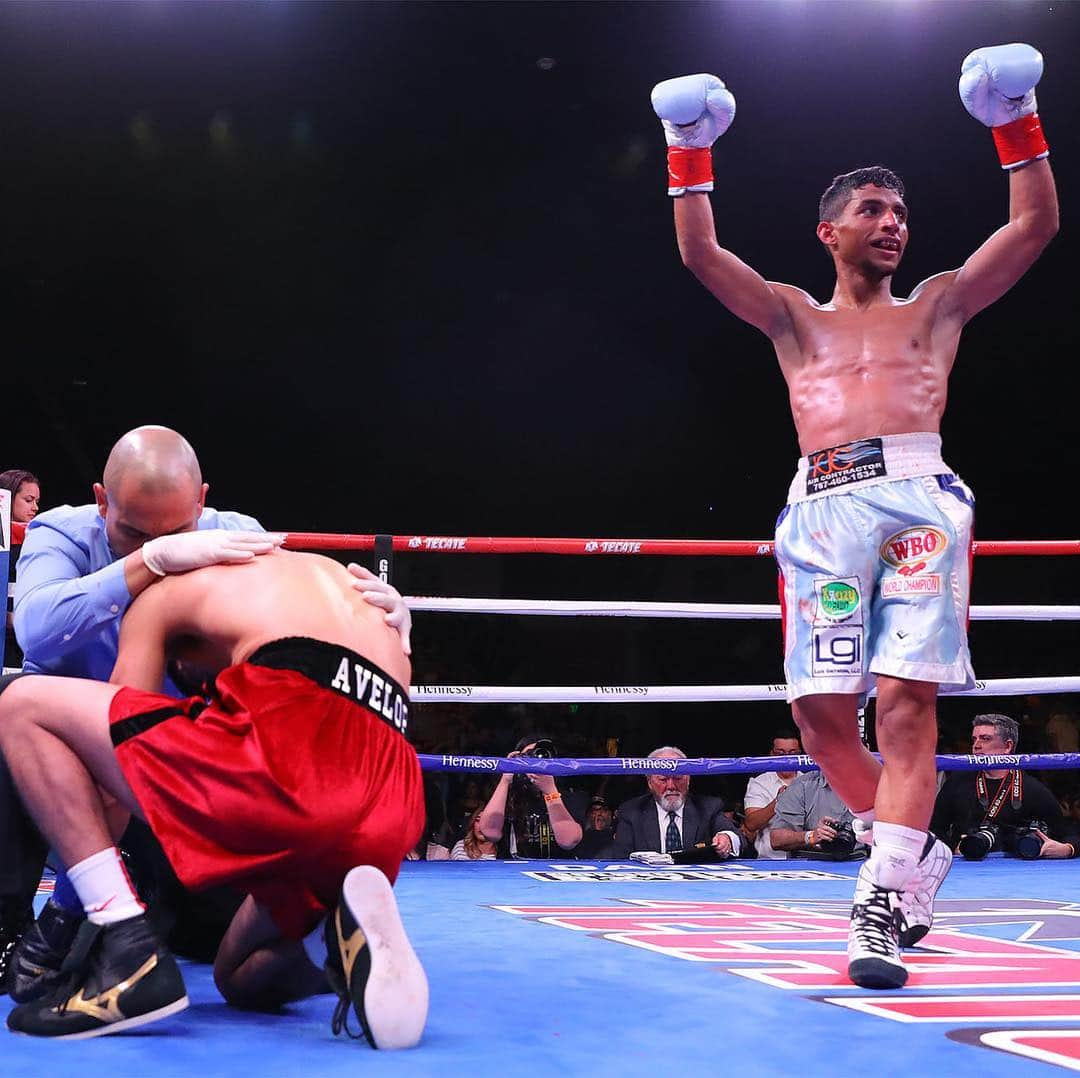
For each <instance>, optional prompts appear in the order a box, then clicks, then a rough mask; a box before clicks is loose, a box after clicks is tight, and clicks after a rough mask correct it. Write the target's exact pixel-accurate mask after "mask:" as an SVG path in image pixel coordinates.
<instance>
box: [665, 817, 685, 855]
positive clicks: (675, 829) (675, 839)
mask: <svg viewBox="0 0 1080 1078" xmlns="http://www.w3.org/2000/svg"><path fill="white" fill-rule="evenodd" d="M664 845H665V846H666V847H667V851H666V852H667V853H674V852H675V851H676V850H681V849H682V836H681V835H680V834H679V825H678V824H677V823H676V822H675V812H674V810H672V811H671V812H669V813H668V814H667V834H666V835H665V837H664Z"/></svg>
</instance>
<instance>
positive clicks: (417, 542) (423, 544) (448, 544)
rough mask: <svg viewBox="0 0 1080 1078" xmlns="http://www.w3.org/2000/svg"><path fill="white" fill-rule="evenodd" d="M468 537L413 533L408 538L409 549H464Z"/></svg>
mask: <svg viewBox="0 0 1080 1078" xmlns="http://www.w3.org/2000/svg"><path fill="white" fill-rule="evenodd" d="M468 542H469V541H468V539H455V538H452V537H449V536H445V535H414V536H413V537H412V538H411V539H410V540H409V549H410V550H464V549H465V547H466V545H467V544H468Z"/></svg>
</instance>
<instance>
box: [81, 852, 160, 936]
mask: <svg viewBox="0 0 1080 1078" xmlns="http://www.w3.org/2000/svg"><path fill="white" fill-rule="evenodd" d="M68 879H70V880H71V885H72V886H73V887H74V888H75V893H76V894H77V895H78V896H79V901H80V902H81V903H82V904H83V909H84V910H85V911H86V917H87V920H89V921H91V922H92V923H93V924H96V925H111V924H113V923H115V922H116V921H126V920H128V919H129V918H131V917H138V916H139V914H140V913H142V912H143V911H144V910H145V909H146V907H145V906H144V905H143V904H142V903H141V902H140V901H139V899H138V896H137V895H136V894H135V889H134V888H133V887H132V886H131V880H130V879H128V874H127V870H126V869H125V868H124V862H123V861H122V860H121V859H120V851H119V850H118V849H117V848H116V847H115V846H110V847H108V849H105V850H101V851H100V852H99V853H95V854H91V856H89V857H87V858H86V859H85V860H83V861H80V862H79V863H78V864H77V865H72V866H71V867H70V868H69V869H68Z"/></svg>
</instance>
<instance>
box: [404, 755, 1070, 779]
mask: <svg viewBox="0 0 1080 1078" xmlns="http://www.w3.org/2000/svg"><path fill="white" fill-rule="evenodd" d="M874 755H875V756H877V758H878V759H879V760H880V759H881V755H880V753H875V754H874ZM419 756H420V766H421V767H422V768H423V769H424V770H425V771H451V772H480V773H481V774H483V773H487V774H489V775H491V774H496V773H507V772H508V773H510V774H514V775H524V774H533V775H655V774H662V773H671V774H675V775H756V774H760V773H761V772H763V771H817V770H818V766H817V764H816V763H814V760H813V758H812V757H810V756H732V757H701V758H698V759H694V760H682V759H679V758H677V757H671V756H664V757H660V758H658V759H655V760H647V759H644V758H642V757H640V756H614V757H609V756H601V757H595V758H592V759H588V758H586V759H573V758H569V757H567V758H563V759H558V760H544V759H537V758H536V757H533V756H515V757H513V758H512V759H510V758H508V757H504V756H455V755H451V754H450V753H446V754H444V755H441V756H435V755H430V754H428V753H420V754H419ZM934 760H935V765H936V767H937V769H938V770H939V771H984V770H986V769H987V768H991V769H995V770H996V769H998V768H1006V767H1007V768H1017V769H1019V770H1025V769H1035V768H1037V769H1039V770H1064V769H1067V768H1073V767H1080V753H1076V752H1057V753H1020V754H1019V755H1016V756H935V757H934Z"/></svg>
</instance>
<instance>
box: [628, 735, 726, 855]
mask: <svg viewBox="0 0 1080 1078" xmlns="http://www.w3.org/2000/svg"><path fill="white" fill-rule="evenodd" d="M647 758H648V759H650V760H658V761H659V760H664V761H673V760H685V759H686V753H685V752H683V751H682V749H678V748H675V746H673V745H665V746H664V747H663V748H659V749H653V751H652V752H650V753H649V755H648V757H647ZM646 785H647V786H648V787H649V792H648V793H647V794H642V796H641V797H632V798H630V800H629V801H624V802H623V803H622V804H621V805H620V806H619V813H618V816H619V822H618V825H617V826H616V828H615V841H614V843H613V844H612V855H613V856H615V857H629V855H630V854H631V853H635V852H638V851H652V852H653V853H676V852H678V851H682V850H691V849H693V848H695V847H697V846H699V845H703V846H705V847H711V848H712V850H713V851H714V852H715V854H716V856H717V857H720V858H728V857H738V856H739V855H740V853H741V852H742V844H743V842H745V839H744V838H743V837H742V835H741V834H740V833H739V829H738V826H737V825H736V824H734V823H733V821H732V820H731V819H729V818H728V817H727V816H726V815H725V814H724V802H723V801H721V800H720V798H718V797H697V796H691V795H690V792H689V791H690V776H689V775H679V774H676V773H675V771H674V770H673V769H672V764H670V763H669V764H668V766H667V767H666V768H663V769H660V767H659V766H658V769H657V771H656V772H655V773H653V774H651V775H648V776H647V777H646Z"/></svg>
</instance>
